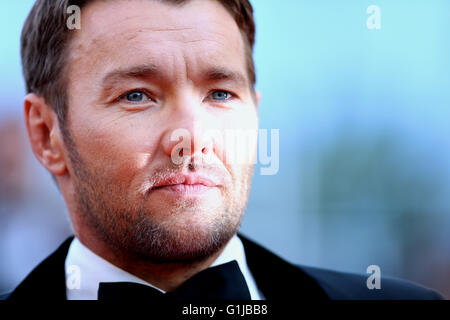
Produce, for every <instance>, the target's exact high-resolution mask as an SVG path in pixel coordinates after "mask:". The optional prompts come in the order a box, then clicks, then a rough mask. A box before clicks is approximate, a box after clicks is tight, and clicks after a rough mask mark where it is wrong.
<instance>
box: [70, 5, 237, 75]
mask: <svg viewBox="0 0 450 320" xmlns="http://www.w3.org/2000/svg"><path fill="white" fill-rule="evenodd" d="M81 21H82V26H81V30H80V31H79V32H78V33H77V34H76V36H75V37H74V40H73V41H72V43H71V50H70V56H71V64H72V66H75V68H74V69H75V71H79V72H82V71H83V70H84V71H85V72H87V71H89V72H92V71H95V72H97V73H100V72H102V73H106V72H108V71H109V70H110V69H113V68H117V67H118V64H120V66H125V65H127V64H129V65H138V64H148V63H151V64H153V65H157V66H158V67H160V68H161V69H164V68H166V69H167V71H168V72H169V71H170V72H172V73H174V72H175V71H177V70H178V69H179V68H180V67H181V65H184V67H185V68H186V71H188V69H189V68H190V69H196V68H197V67H198V66H199V65H200V64H212V65H214V64H217V63H218V62H221V63H225V64H227V65H228V66H229V67H230V66H231V67H234V68H235V69H236V68H239V69H241V70H243V69H244V68H245V50H244V42H243V39H242V35H241V32H240V30H239V28H238V26H237V24H236V23H235V21H234V19H233V17H232V16H231V15H230V14H229V13H228V11H227V10H226V9H225V8H224V7H223V6H222V5H221V4H220V3H219V2H217V1H214V0H191V1H187V2H186V3H185V4H183V5H174V4H167V3H163V2H162V1H155V0H128V1H127V0H114V1H94V2H92V3H91V4H89V5H87V6H86V7H84V8H83V9H82V17H81ZM178 71H179V70H178ZM175 73H176V72H175Z"/></svg>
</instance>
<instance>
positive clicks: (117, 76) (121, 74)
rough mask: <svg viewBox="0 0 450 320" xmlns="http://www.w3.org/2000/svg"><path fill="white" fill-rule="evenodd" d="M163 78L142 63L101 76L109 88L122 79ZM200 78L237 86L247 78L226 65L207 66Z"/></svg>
mask: <svg viewBox="0 0 450 320" xmlns="http://www.w3.org/2000/svg"><path fill="white" fill-rule="evenodd" d="M151 78H164V75H163V73H162V72H161V70H160V69H159V68H158V67H157V66H156V65H155V64H152V63H150V64H143V65H138V66H133V67H130V68H125V69H117V70H113V71H111V72H109V73H107V74H106V75H105V76H104V77H103V81H102V86H103V88H104V89H107V88H111V87H113V86H114V85H115V84H117V83H120V82H121V81H122V80H124V79H143V80H148V79H151ZM200 78H201V80H202V81H204V82H215V81H217V82H218V81H226V82H234V83H235V84H236V85H238V86H246V85H247V84H248V80H247V78H246V77H245V76H244V75H243V74H242V73H240V72H237V71H232V70H230V69H228V68H226V67H209V68H207V69H206V72H203V73H201V76H200Z"/></svg>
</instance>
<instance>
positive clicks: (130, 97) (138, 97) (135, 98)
mask: <svg viewBox="0 0 450 320" xmlns="http://www.w3.org/2000/svg"><path fill="white" fill-rule="evenodd" d="M125 98H126V99H127V101H129V102H135V103H136V102H143V101H146V100H149V97H148V96H147V95H146V94H145V93H143V92H142V91H130V92H128V93H127V94H126V95H125Z"/></svg>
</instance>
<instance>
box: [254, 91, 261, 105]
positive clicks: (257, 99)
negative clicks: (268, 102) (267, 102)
mask: <svg viewBox="0 0 450 320" xmlns="http://www.w3.org/2000/svg"><path fill="white" fill-rule="evenodd" d="M255 94H256V107H257V108H259V103H260V101H261V92H259V91H256V92H255Z"/></svg>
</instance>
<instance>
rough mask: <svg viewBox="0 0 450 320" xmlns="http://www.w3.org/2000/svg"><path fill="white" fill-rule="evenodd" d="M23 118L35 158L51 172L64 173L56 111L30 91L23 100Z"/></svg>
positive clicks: (57, 174)
mask: <svg viewBox="0 0 450 320" xmlns="http://www.w3.org/2000/svg"><path fill="white" fill-rule="evenodd" d="M24 118H25V125H26V127H27V132H28V138H29V140H30V144H31V148H32V150H33V153H34V155H35V156H36V158H37V159H38V160H39V162H40V163H41V164H42V165H43V166H44V167H45V168H46V169H47V170H48V171H49V172H50V173H51V174H53V175H56V176H61V175H64V174H65V172H66V169H67V167H66V162H65V157H64V153H63V151H64V145H63V139H62V137H61V131H60V130H59V125H58V121H57V117H56V113H55V112H54V111H53V109H52V108H51V107H50V106H49V105H48V104H47V103H46V102H45V100H44V98H42V97H40V96H38V95H36V94H34V93H30V94H28V95H27V96H26V97H25V101H24Z"/></svg>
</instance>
